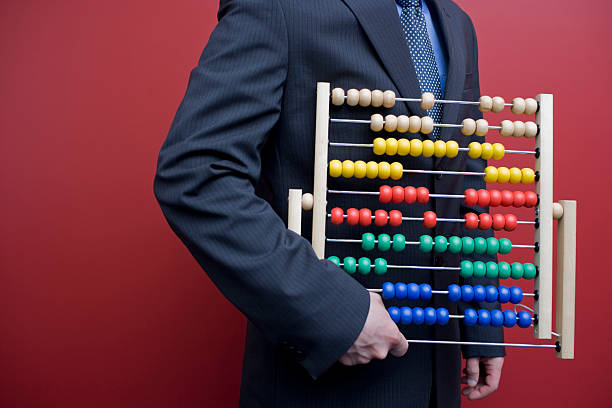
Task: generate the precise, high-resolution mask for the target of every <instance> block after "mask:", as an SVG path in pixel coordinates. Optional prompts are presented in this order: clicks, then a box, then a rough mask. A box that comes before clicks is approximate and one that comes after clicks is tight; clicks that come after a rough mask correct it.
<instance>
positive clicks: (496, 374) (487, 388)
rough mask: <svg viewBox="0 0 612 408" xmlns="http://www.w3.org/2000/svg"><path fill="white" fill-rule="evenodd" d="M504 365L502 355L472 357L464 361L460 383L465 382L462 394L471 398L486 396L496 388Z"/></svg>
mask: <svg viewBox="0 0 612 408" xmlns="http://www.w3.org/2000/svg"><path fill="white" fill-rule="evenodd" d="M503 365H504V358H503V357H473V358H468V359H467V360H466V362H465V369H464V370H463V373H464V374H465V375H464V376H463V377H462V378H461V383H463V384H467V387H465V388H464V389H463V395H465V396H467V397H468V398H469V399H471V400H477V399H482V398H485V397H488V396H489V395H491V394H492V393H494V392H495V390H497V387H498V386H499V380H500V379H501V370H502V366H503Z"/></svg>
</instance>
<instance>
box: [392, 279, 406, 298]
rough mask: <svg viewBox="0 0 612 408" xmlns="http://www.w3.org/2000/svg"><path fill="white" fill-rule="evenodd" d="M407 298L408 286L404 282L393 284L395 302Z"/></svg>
mask: <svg viewBox="0 0 612 408" xmlns="http://www.w3.org/2000/svg"><path fill="white" fill-rule="evenodd" d="M407 297H408V286H407V285H406V284H405V283H404V282H397V283H396V284H395V298H396V299H397V300H404V299H406V298H407Z"/></svg>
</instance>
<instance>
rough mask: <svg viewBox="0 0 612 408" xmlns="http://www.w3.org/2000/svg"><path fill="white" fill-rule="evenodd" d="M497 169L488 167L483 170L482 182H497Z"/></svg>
mask: <svg viewBox="0 0 612 408" xmlns="http://www.w3.org/2000/svg"><path fill="white" fill-rule="evenodd" d="M497 175H498V173H497V168H495V167H493V166H488V167H487V168H485V176H484V181H486V182H487V183H495V182H496V181H497Z"/></svg>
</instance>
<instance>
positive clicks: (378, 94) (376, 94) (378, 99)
mask: <svg viewBox="0 0 612 408" xmlns="http://www.w3.org/2000/svg"><path fill="white" fill-rule="evenodd" d="M382 104H383V92H382V91H381V90H380V89H375V90H373V91H372V106H373V107H375V108H380V107H381V106H382Z"/></svg>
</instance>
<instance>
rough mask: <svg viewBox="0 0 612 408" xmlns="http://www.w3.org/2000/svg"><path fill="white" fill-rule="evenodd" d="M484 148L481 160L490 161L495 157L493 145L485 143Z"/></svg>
mask: <svg viewBox="0 0 612 408" xmlns="http://www.w3.org/2000/svg"><path fill="white" fill-rule="evenodd" d="M481 147H482V153H481V154H480V158H481V159H483V160H489V159H490V158H491V157H493V146H491V143H486V142H485V143H483V144H482V145H481Z"/></svg>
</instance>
